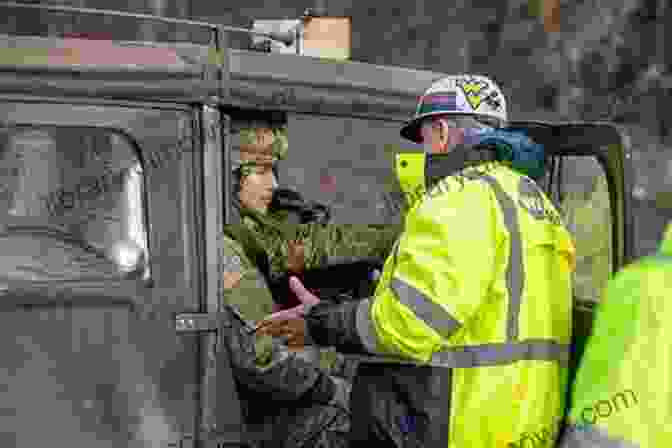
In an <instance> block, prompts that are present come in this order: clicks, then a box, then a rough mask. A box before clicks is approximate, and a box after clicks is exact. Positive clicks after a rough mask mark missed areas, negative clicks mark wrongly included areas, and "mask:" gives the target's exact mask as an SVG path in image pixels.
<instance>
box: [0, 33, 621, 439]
mask: <svg viewBox="0 0 672 448" xmlns="http://www.w3.org/2000/svg"><path fill="white" fill-rule="evenodd" d="M96 45H98V46H96ZM78 48H79V49H80V50H81V51H79V53H78V50H77V49H78ZM54 49H60V50H58V51H60V53H58V54H60V55H61V56H58V57H57V62H56V63H54V61H53V60H49V59H48V58H47V59H44V58H42V59H40V56H39V55H44V54H45V51H46V50H48V51H47V53H49V54H50V55H51V56H53V54H54V53H53V51H54ZM73 49H74V50H73ZM0 50H1V51H2V54H3V55H11V56H12V57H14V58H15V59H11V58H9V57H5V56H3V57H2V58H0V132H1V135H0V151H1V152H0V184H2V185H4V186H5V188H4V189H3V191H0V200H1V201H2V202H0V328H1V329H2V330H1V331H2V334H3V337H2V339H1V340H2V342H1V343H0V352H1V353H3V363H2V367H1V368H0V377H1V379H0V384H2V385H3V386H4V387H3V388H2V390H1V391H0V408H1V409H2V413H1V414H0V415H1V416H0V446H3V447H5V446H7V447H10V446H11V447H20V448H23V447H31V448H32V447H36V446H54V447H61V446H72V447H74V446H82V447H84V446H86V447H90V448H98V447H121V446H123V447H126V446H128V447H131V446H133V447H134V446H138V447H157V448H158V447H161V448H163V447H166V448H167V447H182V448H188V447H219V446H222V447H225V446H242V439H244V434H243V433H244V428H243V424H242V422H241V421H240V411H239V407H240V406H239V402H238V397H237V394H236V389H235V385H234V384H233V379H232V377H231V372H230V368H229V365H228V355H227V349H226V347H225V346H224V344H222V343H221V342H222V340H221V338H220V335H221V333H222V331H224V330H221V331H220V329H222V328H223V327H222V326H226V325H228V324H230V322H229V323H227V319H226V318H225V316H224V314H223V313H220V312H221V311H222V310H221V308H220V298H221V297H222V288H223V286H222V282H221V279H222V275H221V269H222V268H221V266H222V262H221V256H220V253H219V250H218V247H217V245H216V244H215V241H216V238H217V235H218V233H219V232H220V231H221V229H222V226H224V225H225V224H227V223H229V222H230V219H231V214H230V207H231V204H230V202H229V200H228V198H230V191H229V188H230V185H229V179H228V175H227V173H229V172H230V170H229V169H228V167H229V160H228V159H229V145H230V141H229V133H230V129H231V126H232V125H235V124H236V123H237V122H241V121H244V120H246V119H247V118H243V117H249V116H250V115H252V116H254V115H255V114H258V115H259V116H269V114H271V113H272V115H273V116H276V117H280V119H281V120H282V121H284V123H285V124H286V126H287V128H288V132H289V142H290V154H289V158H288V159H287V160H286V161H285V162H284V164H283V166H282V167H281V172H280V178H281V183H285V184H286V185H287V186H289V187H291V188H295V189H297V190H299V191H301V192H304V194H305V196H306V197H308V198H309V199H314V200H317V201H320V202H323V203H328V204H329V205H330V206H331V207H332V209H333V221H334V222H335V223H352V224H372V223H376V224H390V223H393V222H395V220H397V219H398V218H399V217H398V216H397V215H395V214H394V213H388V210H387V208H386V206H385V197H386V196H385V195H386V193H387V189H388V184H387V181H388V180H389V175H390V174H391V170H392V159H391V157H390V153H391V151H390V148H392V152H393V151H394V150H395V148H397V149H396V150H397V151H399V150H403V149H404V148H408V147H409V145H407V144H404V143H402V142H401V140H400V137H399V134H398V129H399V127H400V125H401V123H402V122H403V121H405V120H406V119H407V118H408V117H410V116H411V115H412V113H413V112H414V108H415V104H416V100H417V97H418V96H419V95H421V94H422V92H423V91H424V89H425V88H427V86H428V85H430V84H431V83H432V81H434V80H436V79H438V78H440V77H442V76H444V75H443V74H440V73H431V72H424V71H416V70H409V69H402V68H395V67H381V66H373V65H368V64H361V63H356V62H330V61H324V60H320V59H314V58H308V57H302V56H293V55H279V54H263V53H255V52H249V51H244V50H233V49H228V48H226V47H225V46H222V49H221V52H220V53H219V55H217V56H216V57H213V52H212V49H211V48H208V47H205V46H198V45H192V44H162V43H128V42H126V43H122V42H116V43H112V42H105V43H100V42H99V43H93V42H84V41H80V40H67V39H58V38H40V37H16V36H0ZM146 50H149V51H148V52H145V53H142V51H146ZM105 51H109V52H110V53H109V55H111V54H112V52H114V58H112V57H111V56H110V57H109V59H108V61H107V62H105V61H102V62H100V59H96V60H95V62H91V61H88V62H87V60H86V58H87V57H89V56H87V55H91V54H96V53H104V52H105ZM50 52H51V53H50ZM64 52H65V53H64ZM73 52H74V53H73ZM63 54H65V56H63ZM73 54H74V55H75V56H73ZM17 55H18V56H17ZM27 55H32V56H30V58H29V57H28V56H27ZM139 55H141V56H139ZM162 55H163V56H162ZM154 56H156V57H157V59H160V58H161V57H164V56H165V57H166V58H173V60H174V61H175V63H173V64H169V63H163V62H160V63H159V62H157V63H152V62H151V61H150V60H149V59H151V58H152V57H154ZM16 57H18V60H17V59H16ZM68 57H69V58H70V59H68ZM31 58H32V59H31ZM124 58H128V59H127V62H124ZM139 58H140V59H139ZM103 59H105V58H103ZM112 59H113V60H112ZM92 60H93V59H92ZM64 61H65V62H64ZM68 61H70V62H68ZM131 61H133V62H131ZM513 124H514V126H518V127H521V128H525V129H527V130H529V132H530V133H531V134H532V136H533V137H534V138H535V139H536V140H537V141H538V142H539V143H543V144H544V145H545V147H546V149H547V150H548V152H549V155H550V157H551V160H552V169H551V170H550V171H549V174H548V175H547V178H546V179H545V180H544V185H543V186H544V188H545V189H546V191H547V192H548V193H549V194H550V196H551V197H552V199H553V200H554V201H556V202H557V203H558V204H560V207H561V208H562V204H563V201H565V200H566V196H567V194H568V193H567V191H568V187H569V186H571V185H572V182H574V181H576V179H572V176H573V175H574V174H575V172H576V170H575V169H574V167H575V166H578V165H586V164H592V166H593V167H594V170H593V171H592V172H591V173H592V174H589V175H588V177H589V178H591V179H592V178H597V177H600V176H601V177H602V178H603V179H604V180H605V182H606V185H607V187H608V189H607V191H608V198H607V202H606V203H607V206H606V207H607V209H606V210H607V211H606V213H607V218H606V224H605V225H607V226H609V228H610V233H611V238H610V239H606V240H605V241H603V243H604V245H606V247H607V249H608V255H607V260H608V265H607V267H606V269H607V272H606V277H608V276H609V275H610V274H611V273H613V272H615V271H616V270H617V269H619V268H621V267H622V266H623V265H625V264H626V263H628V262H630V261H631V260H632V257H633V244H634V242H633V229H632V216H631V212H630V203H629V197H630V195H629V192H630V191H631V190H632V179H631V174H630V168H629V146H628V141H627V139H626V138H625V136H624V133H623V132H622V131H621V130H619V129H618V128H616V127H615V126H613V125H610V124H606V123H555V124H553V123H542V122H514V123H513ZM100 148H102V149H100ZM410 149H411V150H413V148H410ZM30 152H36V153H39V154H40V157H38V158H35V159H34V161H33V159H31V158H30V157H29V156H27V154H28V153H30ZM10 154H11V155H12V157H14V158H15V159H16V160H20V162H16V166H14V165H12V166H10V164H9V162H6V161H7V160H10V156H9V155H10ZM16 154H19V156H16ZM87 154H93V155H91V156H89V155H87ZM100 154H102V156H101V157H102V158H103V159H105V158H106V157H107V159H105V160H107V162H105V163H108V165H110V164H111V165H112V169H111V171H110V167H109V166H107V165H105V163H103V162H100V163H98V162H97V161H96V160H97V159H96V157H98V156H99V155H100ZM52 156H53V159H49V157H52ZM71 156H72V157H71ZM94 156H95V157H94ZM12 160H14V159H12ZM45 161H46V162H47V163H45ZM579 162H581V163H579ZM1 164H5V166H2V165H1ZM115 164H116V168H115ZM16 167H19V168H16ZM129 167H130V168H129ZM133 167H135V168H133ZM15 168H16V169H15ZM131 168H132V169H131ZM115 169H116V171H115ZM12 170H14V171H12ZM16 170H19V171H20V170H23V171H21V173H23V174H21V173H19V174H17V171H16ZM133 170H135V171H133ZM55 173H60V174H55ZM115 173H116V174H119V176H120V177H114V176H115ZM120 173H121V174H120ZM133 173H135V174H133ZM133 176H136V177H133ZM325 177H327V178H329V179H332V180H333V179H336V185H335V186H333V185H332V187H331V188H323V187H324V178H325ZM57 178H58V179H61V180H59V181H53V179H57ZM91 178H94V180H91ZM17 179H19V180H17ZM101 179H102V180H101ZM110 179H112V180H110ZM114 179H117V180H116V181H115V180H114ZM129 179H130V180H129ZM132 179H136V180H135V181H133V180H132ZM591 179H588V181H587V180H586V178H582V179H580V180H579V181H577V182H578V183H581V182H584V183H585V182H587V183H589V184H590V185H593V184H594V182H593V181H592V180H591ZM85 181H87V182H89V183H91V182H93V184H95V185H97V186H98V190H99V193H100V195H102V196H105V194H107V195H108V196H110V197H114V198H116V199H114V200H110V201H111V202H109V203H108V202H105V201H106V200H107V199H104V200H103V199H100V198H99V197H98V196H100V195H98V196H97V195H96V194H95V193H90V191H91V189H89V190H86V189H84V188H83V187H82V184H83V183H84V182H85ZM115 182H117V183H116V184H115ZM119 182H121V184H122V185H123V186H122V187H120V188H119V189H118V191H117V190H115V189H114V188H111V187H110V185H117V184H119ZM133 182H135V183H133ZM11 185H14V187H11ZM105 185H107V186H105ZM68 186H69V187H68ZM68 188H70V189H69V190H68ZM591 188H592V187H591ZM591 188H587V189H584V190H586V191H589V192H592V191H593V190H592V189H591ZM85 190H86V191H89V193H87V194H89V196H86V194H84V193H83V191H85ZM101 192H102V193H101ZM584 192H585V191H584ZM103 193H105V194H103ZM115 195H116V196H115ZM584 196H585V195H584ZM36 197H39V198H41V199H44V200H45V201H46V202H43V204H46V205H45V207H47V208H46V209H45V210H48V212H49V213H47V212H44V213H43V212H35V213H33V214H31V213H32V212H30V207H29V206H28V205H26V204H29V203H30V202H29V201H30V200H33V199H35V198H36ZM17 198H24V199H17ZM30 198H33V199H30ZM12 201H13V202H12ZM21 201H23V202H21ZM50 201H51V202H50ZM97 201H101V202H97ZM115 201H116V202H115ZM17 204H19V205H17ZM21 204H23V205H21ZM106 204H107V205H106ZM110 204H112V205H110ZM115 204H116V205H115ZM119 204H122V205H119ZM124 204H125V205H124ZM381 204H382V206H381ZM80 205H81V207H80ZM589 205H590V204H589ZM22 207H23V209H24V210H23V212H22V211H21V208H22ZM115 207H117V208H115ZM119 207H120V208H119ZM17 210H18V211H17ZM26 210H28V211H26ZM54 210H55V212H54ZM119 210H122V211H119ZM570 211H571V210H570ZM52 212H53V213H52ZM40 213H42V214H40ZM108 215H114V216H116V218H114V219H112V218H109V216H108ZM31 216H45V217H47V218H45V219H46V221H49V220H50V219H51V217H54V218H53V223H52V222H47V223H46V224H55V225H56V224H58V225H61V224H63V223H66V224H67V225H70V224H71V223H75V224H76V226H75V227H76V228H77V229H79V230H80V231H81V232H80V234H79V235H80V237H81V238H80V239H79V240H77V241H75V240H73V241H68V242H67V244H66V246H67V247H66V248H64V247H65V246H64V244H65V243H63V238H61V236H62V235H60V234H58V232H56V231H53V232H45V231H42V230H35V227H33V224H26V223H24V222H23V221H22V219H23V218H26V219H28V218H30V217H31ZM106 216H107V217H106ZM5 217H7V218H6V219H5ZM9 218H12V219H9ZM14 218H16V220H14ZM15 221H16V222H15ZM26 222H27V221H26ZM31 222H32V221H31ZM17 223H18V224H17ZM73 225H74V224H73ZM578 225H582V224H581V223H579V224H578ZM583 225H585V223H584V224H583ZM31 229H32V230H31ZM59 235H60V236H59ZM598 238H607V237H605V236H603V235H599V236H598ZM31 241H32V242H33V243H32V245H31ZM124 241H131V242H132V243H133V244H136V245H137V246H139V247H140V249H142V250H141V252H142V254H143V263H140V266H139V267H137V269H136V271H135V274H136V275H127V274H124V275H115V272H114V268H120V266H119V264H118V263H117V264H115V263H113V262H112V261H109V260H107V261H101V260H102V259H101V255H100V254H107V253H108V250H111V249H112V248H114V247H116V246H115V244H117V243H119V242H124ZM87 244H88V245H87ZM588 245H589V244H588V243H585V247H588ZM583 247H584V243H580V242H578V241H577V248H578V252H579V257H581V252H582V249H583ZM47 248H49V249H48V250H47ZM59 251H61V252H62V253H61V252H59ZM80 252H81V253H80ZM73 254H74V255H73ZM68 257H71V258H72V259H70V258H68ZM89 257H93V258H91V259H89ZM590 257H592V258H591V259H593V261H594V257H593V255H592V254H591V255H590ZM103 258H104V257H103ZM82 260H84V261H82ZM91 260H95V262H94V261H91ZM586 266H588V265H586ZM591 266H593V265H591ZM586 269H589V268H586ZM602 269H603V270H604V269H605V268H604V267H602ZM121 271H122V270H120V272H121ZM82 272H84V273H85V274H86V275H84V276H82V275H80V274H81V273H82ZM588 277H590V273H588ZM589 281H590V280H589ZM586 299H588V300H586ZM596 300H597V299H596V298H586V297H581V296H578V297H576V301H575V306H574V344H575V347H574V352H573V353H574V358H573V360H572V362H573V365H575V363H576V361H577V360H578V359H579V358H580V355H581V353H582V346H583V342H584V340H585V337H586V335H588V334H589V332H590V325H591V321H592V313H593V308H594V304H595V301H596Z"/></svg>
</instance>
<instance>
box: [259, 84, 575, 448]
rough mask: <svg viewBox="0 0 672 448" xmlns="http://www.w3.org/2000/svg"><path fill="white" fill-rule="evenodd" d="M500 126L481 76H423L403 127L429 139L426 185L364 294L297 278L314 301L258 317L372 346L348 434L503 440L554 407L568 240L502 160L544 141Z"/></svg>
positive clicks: (449, 443) (534, 192)
mask: <svg viewBox="0 0 672 448" xmlns="http://www.w3.org/2000/svg"><path fill="white" fill-rule="evenodd" d="M505 123H506V111H505V103H504V98H503V96H502V94H501V92H500V91H499V88H498V87H497V86H496V85H495V84H494V83H493V82H492V81H491V80H489V79H488V78H485V77H480V76H462V75H460V76H452V77H448V78H445V79H442V80H440V81H438V82H436V83H435V84H433V85H432V86H431V87H430V89H429V90H428V91H427V92H426V93H425V95H424V96H423V97H422V98H421V100H420V103H419V105H418V109H417V112H416V116H415V117H414V119H413V120H412V121H411V122H409V123H408V124H407V126H406V127H405V128H404V129H403V130H402V136H404V137H406V138H409V139H411V140H413V141H415V142H423V143H424V145H425V146H426V153H428V154H425V156H426V162H427V163H425V164H424V165H423V166H424V169H425V173H424V174H425V176H423V177H425V179H423V180H425V181H426V184H427V187H428V188H427V191H426V193H425V194H424V196H423V197H422V198H421V199H419V200H417V201H415V203H414V205H413V206H412V208H411V209H410V210H409V212H408V214H407V216H406V219H405V227H404V232H403V233H402V235H401V236H400V238H399V240H398V241H397V243H396V245H395V248H394V250H393V252H392V254H391V255H390V257H389V258H388V259H387V261H386V263H385V267H384V271H383V274H382V276H381V279H380V282H379V284H378V287H377V289H376V291H375V295H374V297H372V298H370V299H367V300H364V301H361V302H359V303H346V304H341V305H334V304H331V303H328V302H327V301H320V300H319V299H318V298H316V297H314V296H311V295H310V293H309V292H307V291H305V289H303V288H302V285H300V282H298V281H294V285H293V288H294V289H295V291H296V292H297V295H300V296H302V297H303V301H304V302H305V303H313V304H312V305H308V306H306V307H305V308H303V310H297V312H296V313H295V314H294V315H293V316H290V317H287V315H285V316H284V318H283V319H278V318H277V317H278V316H275V318H273V319H269V320H268V321H267V324H266V326H265V327H264V328H263V329H262V331H267V332H269V333H271V334H276V335H284V336H286V337H288V338H289V339H290V342H291V341H292V340H293V341H294V342H295V343H302V342H312V343H316V344H318V345H332V346H336V347H338V348H339V350H342V351H348V352H350V353H365V354H366V355H364V356H362V357H361V359H362V360H363V363H362V365H361V366H360V368H359V371H358V376H357V378H356V379H355V384H354V386H353V392H352V400H353V401H352V403H351V404H352V406H351V407H352V409H353V419H352V420H353V431H352V434H351V440H352V446H359V445H360V444H361V445H362V446H363V443H370V442H368V441H369V440H378V441H380V440H382V441H383V442H386V443H387V444H386V445H385V446H398V447H411V446H414V447H417V446H437V447H449V448H463V447H470V448H473V447H477V448H481V447H482V448H486V447H487V448H491V447H498V446H499V447H507V446H510V444H512V443H513V444H515V442H516V441H517V440H519V439H520V437H521V435H523V434H524V433H535V432H536V431H538V430H539V428H542V427H548V426H549V425H551V424H555V423H556V422H557V421H559V420H560V417H561V416H562V413H563V408H564V396H565V387H566V378H567V361H568V358H569V344H570V336H571V297H572V294H571V272H572V270H573V267H574V260H575V253H574V252H575V251H574V245H573V243H572V241H571V237H570V235H569V233H568V231H567V230H566V228H565V226H564V225H563V223H562V221H561V219H560V216H559V214H558V212H557V210H556V209H555V208H554V206H553V205H552V203H551V202H550V200H549V199H548V198H547V197H546V196H545V195H544V193H543V192H542V191H541V190H540V188H539V187H538V186H537V184H536V183H535V182H534V180H532V179H531V178H530V177H528V176H525V175H521V174H519V173H518V172H516V171H514V170H513V169H512V168H511V166H514V167H515V166H516V165H518V166H525V165H526V162H530V164H528V165H529V166H534V163H533V162H534V161H535V158H534V157H532V156H533V155H534V154H537V155H538V154H539V145H534V144H533V143H532V142H531V141H530V140H529V139H527V137H525V136H523V135H521V134H516V133H513V132H512V131H506V130H504V129H492V128H494V127H495V126H497V127H503V126H504V124H505ZM469 139H471V141H472V142H473V141H475V142H476V143H477V144H474V145H471V146H470V145H466V144H465V143H468V141H469ZM493 142H494V145H488V143H493ZM486 149H487V150H489V151H486ZM507 150H508V152H507ZM437 153H439V154H441V153H443V154H441V155H442V156H443V155H445V157H437V158H434V155H435V154H437ZM487 154H490V155H491V156H493V155H494V157H490V158H489V157H488V155H487ZM541 159H542V160H543V155H542V157H541ZM433 160H440V163H438V165H437V164H433V163H432V161H433ZM537 161H539V160H537ZM408 166H409V165H408V164H406V167H408ZM403 167H404V164H403V163H401V164H398V169H401V168H403ZM435 172H438V173H439V174H441V176H445V177H441V176H438V177H437V176H436V175H435V174H436V173H435ZM528 173H529V174H531V175H532V174H534V175H535V176H533V177H536V175H539V174H540V173H539V171H538V170H536V171H535V170H534V169H530V170H529V171H528ZM400 177H403V176H400ZM437 179H439V180H437ZM402 184H403V182H402ZM413 364H415V365H413ZM358 382H359V389H358ZM362 383H365V384H366V388H363V387H361V384H362ZM357 390H361V391H362V393H357ZM358 400H359V402H358ZM361 409H365V410H366V413H365V414H362V415H361V416H358V415H355V414H356V413H357V412H358V410H361ZM556 432H557V431H556ZM555 437H556V434H555V433H554V435H553V438H554V439H555Z"/></svg>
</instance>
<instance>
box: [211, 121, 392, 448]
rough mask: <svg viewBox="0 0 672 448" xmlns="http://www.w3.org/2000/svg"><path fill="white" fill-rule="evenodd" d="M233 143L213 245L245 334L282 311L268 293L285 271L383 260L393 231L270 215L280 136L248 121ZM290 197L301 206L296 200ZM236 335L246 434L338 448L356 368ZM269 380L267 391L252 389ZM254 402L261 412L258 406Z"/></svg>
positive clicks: (304, 212)
mask: <svg viewBox="0 0 672 448" xmlns="http://www.w3.org/2000/svg"><path fill="white" fill-rule="evenodd" d="M237 136H238V137H239V142H237V143H236V144H234V145H233V157H232V160H233V173H232V174H233V176H232V178H233V189H232V191H233V198H232V200H233V206H234V207H233V208H234V211H235V212H236V213H238V214H239V219H237V220H234V221H237V222H236V223H235V224H232V225H229V226H226V227H225V229H224V231H223V233H222V235H221V241H220V243H221V245H222V248H223V256H224V263H223V265H224V267H223V276H224V278H223V281H224V289H225V291H226V292H225V297H224V301H225V304H226V305H228V306H231V307H233V308H234V309H235V310H236V311H237V312H238V313H239V314H240V315H241V317H242V318H243V319H244V320H246V321H248V322H249V324H250V326H251V325H253V323H255V322H258V321H260V320H261V319H263V318H264V317H265V316H267V315H268V314H270V313H271V312H273V311H276V310H278V309H281V306H280V304H279V303H276V301H274V298H273V295H272V293H271V288H270V286H271V283H272V282H273V281H274V279H277V278H278V277H280V276H282V275H283V274H284V273H286V272H288V271H290V272H301V271H302V270H304V269H311V268H314V267H320V266H326V265H328V264H329V263H331V262H333V261H334V259H335V258H337V259H338V260H339V261H343V260H344V259H347V258H349V257H354V258H356V257H379V258H380V259H381V260H384V258H385V257H386V255H387V252H389V251H390V250H391V247H392V245H393V242H394V239H395V238H396V235H397V233H398V231H396V230H394V229H392V230H386V229H384V228H381V227H380V226H332V225H328V226H325V225H324V224H325V221H326V219H324V218H326V217H328V211H325V209H324V208H323V207H319V206H316V205H315V204H312V205H311V204H308V205H310V206H309V207H306V206H305V204H304V206H297V207H295V210H290V209H288V208H287V207H285V208H283V207H277V206H275V207H272V206H273V205H274V204H273V202H274V199H277V196H276V197H274V192H275V191H276V189H277V180H276V176H275V171H274V163H275V162H276V161H277V160H279V159H282V158H284V157H285V155H286V152H287V139H286V136H285V134H284V133H283V130H282V129H277V128H273V127H272V126H271V125H269V124H267V123H253V124H251V125H249V126H247V127H245V128H243V129H240V130H239V132H237ZM286 195H287V194H286ZM290 199H294V202H295V203H299V204H300V203H301V202H302V199H301V198H300V196H298V195H294V196H293V197H290ZM316 216H317V217H318V218H319V217H320V216H321V217H322V219H316ZM308 221H312V222H308ZM244 333H245V332H244V331H243V332H241V333H240V334H238V336H240V338H242V339H241V340H240V342H236V343H234V344H233V345H234V346H237V345H240V346H241V347H242V346H243V345H245V344H247V345H250V344H252V345H251V347H252V348H253V349H252V350H251V352H253V353H254V361H253V362H252V361H251V360H250V359H249V357H246V355H245V353H246V350H244V349H243V350H236V347H233V348H234V349H233V350H232V351H233V352H234V354H233V355H232V356H233V358H234V362H233V365H234V374H235V375H236V377H237V379H238V382H239V383H241V384H239V388H240V389H241V390H242V391H243V393H242V395H243V400H242V401H243V402H244V407H245V410H244V412H245V417H246V422H247V423H248V426H249V431H248V432H249V433H250V434H254V435H255V439H256V440H257V441H258V442H259V443H260V444H261V445H262V446H263V445H265V444H270V443H275V444H277V443H278V440H283V441H284V443H285V445H287V446H289V445H292V446H300V444H299V443H298V442H297V437H298V438H301V437H303V436H301V437H299V436H297V435H296V434H304V435H305V434H312V435H311V437H314V438H315V440H314V441H312V442H310V443H311V445H309V446H341V444H342V443H344V440H345V437H346V436H347V433H348V430H349V410H348V403H347V401H348V395H349V387H350V386H349V383H348V382H347V381H345V380H344V379H343V377H350V376H352V375H354V368H355V367H356V365H355V364H354V363H348V362H346V361H345V360H344V359H343V358H342V357H339V356H338V355H337V354H336V353H335V352H334V351H333V350H329V349H317V348H316V347H314V348H307V349H306V348H298V347H296V348H290V347H287V346H286V345H284V344H282V342H281V341H279V340H277V339H273V338H271V337H270V336H262V335H257V334H255V335H253V334H251V333H250V335H245V334H244ZM236 358H239V359H236ZM251 362H252V363H251ZM251 366H253V367H254V368H252V369H251ZM255 369H256V370H255ZM236 372H245V374H244V375H242V376H241V375H239V374H238V373H236ZM250 372H252V377H253V378H252V379H250ZM257 376H261V377H262V380H259V378H257ZM339 376H340V378H339ZM290 380H291V381H290ZM268 382H270V383H272V384H273V385H274V387H272V388H268V387H266V386H262V387H260V386H259V385H260V384H264V383H268ZM309 384H314V386H312V387H309ZM279 385H280V386H281V387H280V386H279ZM330 389H332V390H335V392H334V393H333V397H334V398H332V401H331V402H329V400H326V401H325V399H324V398H325V397H326V396H328V395H329V392H328V391H329V390H330ZM301 391H304V392H303V393H300V392H301ZM315 391H318V392H315ZM275 397H281V398H280V399H279V400H278V401H277V402H276V403H274V405H273V406H269V405H268V402H269V400H274V398H275ZM287 397H291V399H290V400H288V399H287ZM261 400H263V405H259V403H257V401H261ZM325 403H326V404H325ZM313 433H314V434H313Z"/></svg>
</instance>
